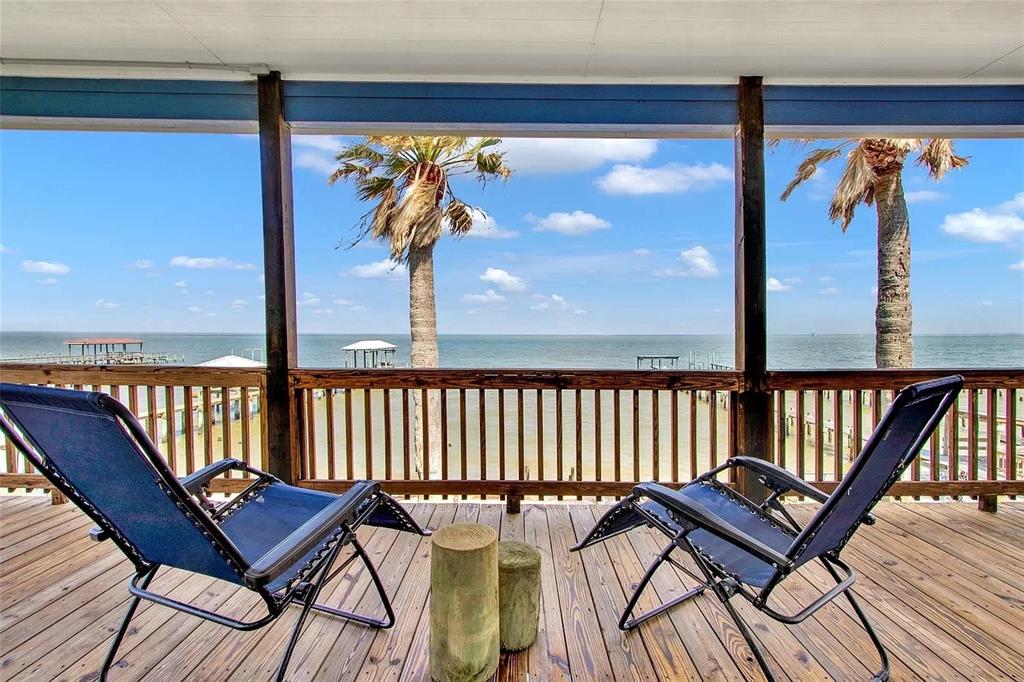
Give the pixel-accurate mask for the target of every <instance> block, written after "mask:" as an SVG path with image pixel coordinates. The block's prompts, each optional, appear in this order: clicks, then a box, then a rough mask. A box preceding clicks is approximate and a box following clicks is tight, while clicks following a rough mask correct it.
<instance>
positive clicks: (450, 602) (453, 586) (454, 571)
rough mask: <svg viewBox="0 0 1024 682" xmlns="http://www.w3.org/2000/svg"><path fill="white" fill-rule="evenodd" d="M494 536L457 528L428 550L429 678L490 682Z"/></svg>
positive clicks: (494, 654)
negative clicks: (488, 680) (486, 681)
mask: <svg viewBox="0 0 1024 682" xmlns="http://www.w3.org/2000/svg"><path fill="white" fill-rule="evenodd" d="M498 641H499V640H498V534H497V533H496V532H495V531H494V529H493V528H490V527H489V526H481V525H478V524H475V523H457V524H455V525H452V526H448V527H446V528H442V529H440V530H438V531H436V532H435V533H434V535H433V536H432V539H431V550H430V677H431V679H433V680H436V681H437V682H455V681H459V682H463V681H467V682H468V681H470V680H472V681H477V680H487V679H489V678H490V677H491V676H492V675H494V673H495V672H496V671H497V669H498V659H499V657H500V651H499V648H498V646H499V645H498Z"/></svg>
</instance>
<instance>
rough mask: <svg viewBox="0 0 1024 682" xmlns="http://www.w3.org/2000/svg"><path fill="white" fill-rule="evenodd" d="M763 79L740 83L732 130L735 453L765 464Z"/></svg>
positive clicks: (753, 484)
mask: <svg viewBox="0 0 1024 682" xmlns="http://www.w3.org/2000/svg"><path fill="white" fill-rule="evenodd" d="M761 94H762V93H761V77H760V76H744V77H742V78H740V82H739V98H738V100H739V126H738V128H737V131H736V261H735V263H736V311H735V317H736V368H737V369H738V370H740V371H741V372H743V387H742V390H740V391H739V393H738V394H737V395H736V402H735V409H734V413H733V415H734V416H733V418H734V419H735V422H734V424H733V428H734V429H735V431H734V433H735V438H734V443H735V449H736V454H739V455H747V456H749V457H758V458H761V459H767V458H768V457H769V452H770V450H769V447H770V442H769V441H770V437H769V434H770V424H771V393H769V392H768V380H767V345H768V344H767V334H768V327H767V314H766V297H767V272H766V265H765V251H766V249H767V239H766V235H765V232H766V231H765V186H764V101H763V99H762V97H761ZM736 485H737V487H738V489H739V490H740V492H741V493H743V494H744V495H747V496H748V497H750V498H751V499H753V500H755V501H760V500H762V499H764V496H765V494H766V490H765V488H764V486H763V485H761V484H760V483H758V481H757V476H756V475H753V474H750V473H749V472H746V471H744V470H742V469H740V470H739V472H738V477H737V481H736Z"/></svg>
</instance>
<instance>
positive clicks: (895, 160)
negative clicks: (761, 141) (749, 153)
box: [779, 138, 969, 232]
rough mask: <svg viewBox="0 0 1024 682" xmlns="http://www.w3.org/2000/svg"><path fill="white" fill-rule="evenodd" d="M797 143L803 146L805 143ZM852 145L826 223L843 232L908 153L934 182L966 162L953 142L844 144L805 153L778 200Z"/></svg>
mask: <svg viewBox="0 0 1024 682" xmlns="http://www.w3.org/2000/svg"><path fill="white" fill-rule="evenodd" d="M798 142H799V143H801V144H806V143H807V142H808V140H799V141H798ZM851 145H852V146H853V148H852V149H850V151H849V152H848V153H847V154H846V166H845V167H844V169H843V174H842V177H840V178H839V182H838V183H837V184H836V188H835V191H834V192H833V195H832V201H831V202H830V203H829V210H828V216H829V220H831V221H832V222H839V223H840V224H841V227H842V229H843V231H844V232H845V231H846V229H847V228H848V227H849V226H850V222H851V221H852V220H853V215H854V211H855V210H856V208H857V206H858V205H860V204H862V203H863V204H866V205H868V206H870V205H871V204H872V203H873V202H874V200H875V185H876V182H877V181H878V179H879V178H880V177H883V176H886V175H889V174H891V173H896V172H902V170H903V164H904V162H905V160H906V157H907V155H908V154H910V153H911V152H913V151H915V150H918V149H919V150H921V153H920V155H919V156H918V158H917V165H919V166H925V167H926V168H927V169H928V174H929V175H930V176H931V177H932V178H934V179H936V180H938V179H940V178H942V177H943V176H944V175H945V174H946V173H947V172H948V171H950V170H951V169H955V168H962V167H964V166H966V165H967V163H968V161H969V160H968V159H967V158H966V157H963V156H957V155H956V154H955V153H954V151H953V141H952V140H948V139H943V138H934V139H931V140H928V141H925V140H921V139H917V138H869V139H851V140H845V141H843V142H841V143H839V144H837V145H835V146H834V147H826V148H820V149H814V150H812V151H811V152H810V153H808V155H807V156H806V157H805V158H804V160H803V161H801V162H800V165H799V166H797V169H796V174H795V175H794V177H793V180H791V181H790V183H789V184H788V185H786V188H785V190H783V192H782V194H781V196H780V197H779V198H780V199H781V200H782V201H785V200H786V199H788V198H789V197H790V195H792V194H793V191H794V190H795V189H796V188H797V187H799V186H800V185H802V184H803V183H805V182H807V181H808V180H810V179H811V178H813V177H814V176H815V174H816V173H818V171H819V169H820V167H821V166H822V164H825V163H828V162H829V161H832V160H834V159H836V158H838V157H839V156H840V155H841V153H842V150H843V149H845V148H846V147H849V146H851Z"/></svg>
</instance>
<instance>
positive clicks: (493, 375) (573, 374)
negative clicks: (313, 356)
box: [291, 369, 742, 391]
mask: <svg viewBox="0 0 1024 682" xmlns="http://www.w3.org/2000/svg"><path fill="white" fill-rule="evenodd" d="M291 377H292V385H293V386H294V387H295V388H426V389H438V388H447V389H459V388H484V389H570V390H571V389H583V390H588V389H589V390H601V389H607V390H610V389H622V390H632V389H637V390H672V389H692V390H701V391H736V390H739V389H740V388H741V379H742V374H741V373H740V372H736V371H673V370H658V371H646V370H603V369H297V370H293V371H292V372H291Z"/></svg>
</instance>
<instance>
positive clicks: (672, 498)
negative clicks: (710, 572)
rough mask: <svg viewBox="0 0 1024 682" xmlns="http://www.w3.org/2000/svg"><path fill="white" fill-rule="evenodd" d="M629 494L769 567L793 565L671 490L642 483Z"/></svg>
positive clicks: (762, 544)
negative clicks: (748, 554) (733, 546)
mask: <svg viewBox="0 0 1024 682" xmlns="http://www.w3.org/2000/svg"><path fill="white" fill-rule="evenodd" d="M633 494H634V495H643V496H644V497H649V498H650V499H652V500H654V501H655V502H657V503H659V504H661V505H663V506H665V507H666V508H667V509H669V510H670V511H672V512H674V513H676V514H678V515H679V516H680V517H682V519H683V520H684V521H686V522H688V523H690V524H692V525H693V526H695V527H697V528H702V529H703V530H706V531H708V532H709V533H711V534H712V535H716V536H718V537H720V538H722V539H723V540H725V541H727V542H731V543H732V544H734V545H736V546H737V547H739V548H741V549H743V550H745V551H747V552H749V553H750V554H753V555H754V556H756V557H757V558H758V559H761V560H762V561H765V562H767V563H769V564H772V565H773V566H776V567H778V568H790V567H792V565H793V562H792V560H791V559H789V558H788V557H786V556H785V555H783V554H782V553H780V552H778V551H776V550H774V549H772V548H771V547H769V546H768V545H766V544H764V543H763V542H761V541H760V540H757V539H755V538H752V537H751V536H749V535H747V534H746V533H744V532H743V531H742V530H740V529H739V528H737V527H736V526H733V525H732V524H730V523H729V522H728V521H726V520H725V519H723V518H722V517H720V516H718V515H717V514H714V513H712V512H710V511H708V510H707V509H705V508H704V507H702V506H701V505H699V504H697V503H695V502H693V501H692V500H690V499H688V498H686V497H684V496H683V495H681V494H679V492H678V491H676V490H673V489H672V488H668V487H666V486H663V485H661V484H659V483H642V484H640V485H638V486H636V487H635V488H633Z"/></svg>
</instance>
